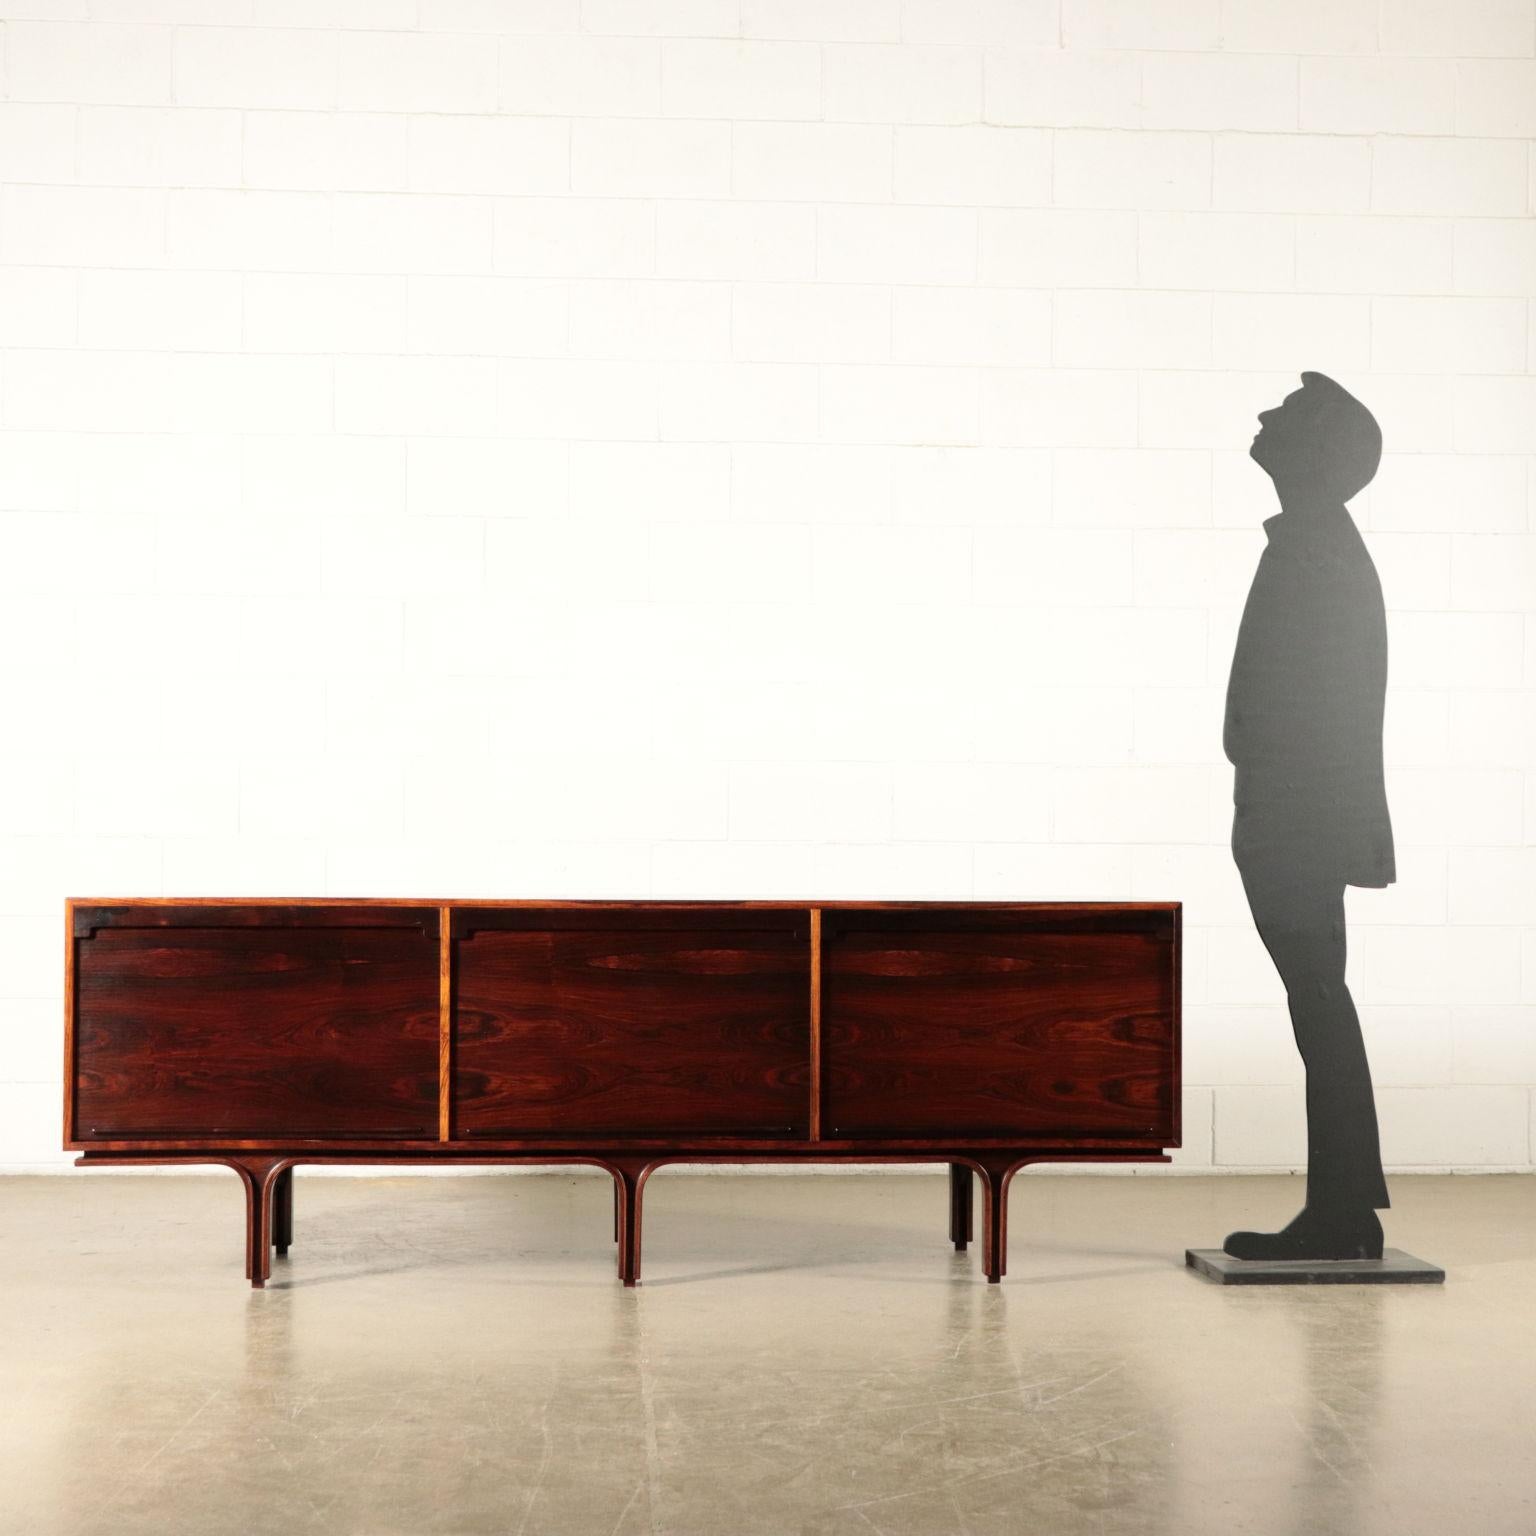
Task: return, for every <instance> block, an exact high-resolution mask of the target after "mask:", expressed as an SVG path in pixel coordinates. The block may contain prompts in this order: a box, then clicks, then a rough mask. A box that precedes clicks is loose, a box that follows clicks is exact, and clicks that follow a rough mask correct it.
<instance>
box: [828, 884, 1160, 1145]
mask: <svg viewBox="0 0 1536 1536" xmlns="http://www.w3.org/2000/svg"><path fill="white" fill-rule="evenodd" d="M1173 937H1174V935H1173V931H1172V929H1171V927H1170V926H1169V924H1168V922H1167V920H1166V915H1154V916H1150V917H1148V916H1141V915H1136V914H1122V915H1120V916H1119V917H1113V916H1105V915H1103V914H1098V913H1095V914H1086V913H1082V912H1079V911H1075V910H1073V909H1071V908H1066V909H1060V910H1058V911H1057V912H1056V913H1055V914H1054V916H1052V915H1051V914H1050V913H1048V912H1043V911H1037V912H1034V913H1031V914H1027V915H1026V916H1024V917H1023V918H1020V919H1018V920H1015V919H1013V918H1008V919H1002V920H999V919H998V918H996V917H994V916H991V915H988V914H984V913H982V914H979V913H975V912H969V911H967V910H965V909H951V910H949V911H944V912H931V913H875V912H871V913H868V914H864V915H854V914H842V915H840V916H839V918H838V919H837V920H836V921H835V922H829V923H828V925H827V927H826V929H825V930H824V933H823V944H822V953H823V975H824V996H823V1002H822V1010H823V1015H822V1016H823V1031H822V1033H823V1047H822V1048H823V1055H824V1062H825V1066H824V1074H825V1083H824V1087H823V1095H824V1098H823V1120H824V1128H825V1132H826V1134H827V1135H828V1136H831V1137H841V1136H849V1137H855V1138H859V1137H866V1136H867V1137H887V1136H922V1135H939V1134H944V1135H958V1136H967V1137H970V1136H993V1137H1015V1138H1020V1139H1027V1138H1029V1137H1033V1136H1045V1135H1068V1136H1081V1137H1090V1136H1097V1137H1114V1136H1125V1137H1127V1138H1134V1139H1140V1140H1161V1141H1162V1143H1163V1144H1164V1145H1170V1144H1172V1142H1173V1140H1174V1135H1173V1133H1174V1128H1175V1121H1174V1098H1175V1093H1174V1089H1175V1086H1176V1067H1175V1062H1176V1048H1177V1036H1176V1021H1175V1013H1174V1010H1175V1002H1176V993H1175V963H1174V955H1175V947H1174V943H1173Z"/></svg>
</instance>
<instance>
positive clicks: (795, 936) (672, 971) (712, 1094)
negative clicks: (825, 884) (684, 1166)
mask: <svg viewBox="0 0 1536 1536" xmlns="http://www.w3.org/2000/svg"><path fill="white" fill-rule="evenodd" d="M453 922H454V943H453V950H454V978H453V984H454V1010H453V1018H454V1040H453V1063H454V1070H453V1127H454V1134H455V1136H456V1137H465V1138H472V1137H482V1136H483V1137H493V1136H506V1137H517V1136H552V1137H566V1136H569V1137H587V1138H589V1139H591V1138H601V1137H624V1136H659V1135H672V1134H681V1135H723V1136H784V1137H795V1136H801V1137H803V1136H805V1135H806V1134H807V1133H808V1125H809V1097H810V1076H809V1065H808V1063H809V1040H810V990H809V974H810V973H809V966H810V958H809V943H808V927H809V918H808V915H807V914H806V913H804V912H796V911H792V910H791V911H783V912H772V911H766V912H764V911H748V910H739V909H729V908H727V909H718V910H714V911H709V910H702V911H697V912H688V911H681V912H680V911H673V910H667V909H664V908H658V909H654V910H651V911H644V910H632V911H608V912H580V911H573V910H570V909H564V910H562V909H556V908H543V909H541V908H521V909H513V910H507V909H490V908H486V909H480V910H478V911H477V910H475V909H463V908H461V909H458V910H456V911H455V913H454V917H453Z"/></svg>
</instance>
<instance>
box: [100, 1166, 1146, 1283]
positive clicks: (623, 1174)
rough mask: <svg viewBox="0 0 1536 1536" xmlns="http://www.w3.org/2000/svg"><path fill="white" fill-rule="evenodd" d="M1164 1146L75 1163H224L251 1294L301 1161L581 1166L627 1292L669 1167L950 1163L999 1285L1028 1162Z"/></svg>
mask: <svg viewBox="0 0 1536 1536" xmlns="http://www.w3.org/2000/svg"><path fill="white" fill-rule="evenodd" d="M1169 1160H1170V1159H1169V1157H1168V1154H1167V1153H1166V1152H1164V1151H1163V1150H1162V1149H1161V1148H1160V1147H1125V1148H1117V1149H1113V1150H1095V1151H1083V1150H1080V1149H1079V1150H1063V1149H1061V1148H1057V1147H1027V1146H1014V1147H1001V1148H1000V1147H996V1146H988V1147H982V1148H978V1147H974V1146H951V1147H948V1148H944V1149H933V1148H929V1149H914V1148H893V1149H890V1150H885V1151H881V1150H879V1149H878V1148H872V1147H870V1146H869V1145H868V1144H864V1145H861V1146H859V1147H858V1148H857V1149H855V1150H849V1151H846V1152H844V1151H838V1150H833V1149H830V1148H827V1147H824V1146H804V1145H802V1146H801V1147H799V1148H789V1147H786V1148H783V1149H782V1150H780V1149H775V1150H773V1151H771V1152H764V1151H756V1150H740V1149H738V1150H733V1151H720V1150H718V1149H702V1148H698V1149H695V1148H676V1149H673V1150H670V1151H667V1152H658V1151H653V1150H644V1151H636V1150H634V1149H626V1148H620V1147H615V1148H611V1149H599V1150H592V1149H585V1150H583V1151H581V1152H574V1151H570V1150H567V1149H564V1148H552V1149H550V1150H548V1151H546V1152H539V1153H530V1152H516V1153H509V1152H503V1153H496V1152H482V1151H479V1150H478V1149H477V1150H476V1151H474V1152H470V1153H459V1152H429V1153H419V1154H415V1155H411V1154H402V1153H401V1152H400V1151H398V1150H397V1149H390V1150H383V1151H379V1152H365V1151H357V1152H349V1153H344V1154H342V1153H323V1152H313V1151H307V1150H303V1149H297V1150H292V1151H262V1152H236V1151H231V1150H224V1149H217V1148H209V1149H208V1150H206V1151H197V1150H178V1151H177V1152H175V1153H165V1154H160V1155H153V1154H147V1153H145V1152H141V1151H135V1152H110V1151H100V1150H93V1151H91V1152H87V1153H85V1154H84V1155H83V1156H80V1157H77V1158H76V1159H75V1166H76V1167H77V1168H102V1167H123V1166H134V1165H138V1166H144V1165H155V1166H165V1165H186V1164H210V1163H211V1164H222V1165H223V1166H224V1167H227V1168H232V1169H233V1170H234V1171H235V1173H236V1174H237V1175H238V1176H239V1178H240V1182H241V1185H242V1186H243V1188H244V1190H245V1211H246V1219H245V1275H246V1278H247V1279H248V1280H249V1281H250V1282H251V1285H252V1287H253V1288H255V1289H257V1290H260V1289H262V1288H263V1287H264V1286H265V1285H266V1283H267V1281H268V1280H269V1279H270V1278H271V1274H272V1250H273V1249H274V1248H276V1249H277V1251H278V1253H280V1254H285V1253H287V1251H288V1248H289V1245H290V1243H291V1242H292V1240H293V1170H294V1169H295V1168H296V1167H298V1166H299V1165H300V1164H304V1165H307V1166H314V1167H344V1166H353V1167H355V1166H359V1165H370V1164H377V1165H389V1166H394V1167H422V1168H426V1167H441V1166H443V1165H445V1164H453V1165H481V1166H484V1165H486V1164H499V1165H506V1166H520V1167H530V1166H532V1167H557V1166H571V1165H581V1166H587V1167H595V1168H602V1169H603V1170H605V1171H606V1172H607V1173H608V1174H609V1176H610V1177H611V1178H612V1179H613V1186H614V1241H615V1242H616V1243H617V1245H618V1273H619V1279H620V1280H622V1281H623V1283H624V1284H625V1285H627V1286H632V1285H637V1284H639V1281H640V1221H641V1209H642V1198H643V1195H644V1191H645V1183H646V1180H647V1179H648V1178H650V1176H651V1174H652V1173H654V1172H655V1171H656V1170H657V1169H658V1168H661V1167H663V1166H665V1165H666V1164H668V1163H833V1164H847V1165H850V1166H856V1165H859V1164H869V1163H948V1164H949V1168H950V1183H949V1217H950V1227H949V1235H950V1240H951V1241H952V1242H953V1243H954V1245H955V1248H956V1250H958V1251H963V1250H964V1249H965V1247H966V1245H967V1243H968V1242H969V1241H970V1239H971V1238H972V1236H973V1235H974V1233H973V1226H972V1209H971V1190H972V1184H971V1177H970V1175H972V1174H974V1175H975V1176H977V1177H979V1178H980V1180H981V1192H982V1216H981V1229H982V1268H983V1270H984V1271H985V1272H986V1276H987V1280H988V1281H989V1282H990V1283H992V1284H996V1283H998V1282H999V1281H1001V1279H1002V1278H1003V1276H1004V1274H1006V1273H1007V1268H1008V1189H1009V1186H1010V1185H1011V1184H1012V1182H1013V1176H1014V1174H1016V1173H1017V1172H1018V1171H1019V1170H1020V1169H1021V1168H1025V1167H1028V1166H1029V1165H1030V1164H1032V1163H1166V1162H1168V1161H1169Z"/></svg>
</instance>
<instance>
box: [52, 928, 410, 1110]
mask: <svg viewBox="0 0 1536 1536" xmlns="http://www.w3.org/2000/svg"><path fill="white" fill-rule="evenodd" d="M437 921H438V915H437V911H436V909H435V908H423V909H415V908H398V907H389V908H371V909H358V910H349V909H345V908H324V907H315V908H303V907H272V906H254V905H253V906H250V907H234V906H231V907H213V906H202V907H198V906H186V907H180V906H174V905H166V906H156V907H148V906H146V907H135V908H117V909H114V908H98V909H77V910H76V913H75V924H74V931H73V933H72V936H71V942H72V944H73V945H74V960H75V967H74V1024H75V1031H74V1077H73V1084H72V1087H73V1105H72V1109H73V1122H74V1126H75V1135H76V1138H77V1139H78V1140H80V1141H107V1140H122V1141H138V1140H154V1139H197V1140H210V1139H216V1140H274V1139H277V1140H281V1139H283V1138H294V1139H300V1138H304V1139H308V1138H321V1139H325V1140H336V1139H347V1138H355V1137H368V1138H370V1139H374V1138H381V1137H383V1138H392V1137H400V1138H408V1137H423V1136H428V1137H430V1136H435V1135H436V1134H437V1067H438V939H437Z"/></svg>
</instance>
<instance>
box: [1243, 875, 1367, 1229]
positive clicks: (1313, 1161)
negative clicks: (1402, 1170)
mask: <svg viewBox="0 0 1536 1536" xmlns="http://www.w3.org/2000/svg"><path fill="white" fill-rule="evenodd" d="M1238 869H1239V871H1240V873H1241V874H1242V877H1243V889H1244V890H1245V891H1246V892H1247V895H1248V905H1249V907H1250V909H1251V910H1252V912H1253V920H1254V925H1255V926H1256V927H1257V928H1258V931H1259V937H1260V938H1261V939H1262V940H1263V941H1264V947H1265V948H1266V949H1267V950H1268V951H1269V955H1270V959H1272V960H1273V961H1274V963H1275V969H1276V970H1277V971H1279V973H1280V979H1281V981H1282V982H1284V984H1285V994H1286V1001H1287V1002H1288V1004H1289V1005H1290V1012H1291V1027H1292V1029H1293V1030H1294V1031H1295V1034H1296V1048H1297V1049H1298V1050H1299V1051H1300V1052H1301V1059H1302V1062H1303V1063H1304V1065H1305V1066H1306V1070H1307V1205H1308V1206H1309V1207H1311V1208H1312V1209H1314V1210H1328V1209H1336V1210H1346V1211H1348V1210H1355V1211H1358V1210H1360V1209H1362V1208H1371V1207H1375V1208H1377V1209H1384V1208H1385V1207H1386V1206H1387V1205H1388V1204H1389V1203H1390V1202H1389V1200H1388V1198H1387V1185H1386V1180H1385V1179H1384V1178H1383V1176H1382V1171H1381V1145H1380V1138H1379V1134H1378V1131H1377V1126H1376V1098H1375V1094H1374V1092H1373V1091H1372V1088H1371V1069H1370V1065H1369V1063H1368V1062H1367V1060H1366V1055H1365V1041H1364V1039H1363V1038H1362V1037H1361V1034H1360V1017H1359V1015H1358V1014H1357V1013H1356V1012H1355V1002H1354V999H1353V998H1352V997H1351V996H1350V995H1349V988H1348V986H1347V985H1346V984H1345V981H1344V963H1345V958H1346V953H1347V950H1346V938H1345V930H1344V882H1343V881H1342V880H1341V879H1339V878H1337V877H1336V876H1333V875H1329V874H1326V873H1319V872H1317V871H1316V870H1312V869H1309V868H1308V867H1307V865H1306V863H1305V861H1304V860H1301V859H1298V860H1296V861H1294V862H1292V861H1288V860H1285V859H1283V858H1278V857H1275V856H1273V855H1272V856H1270V857H1267V858H1258V859H1255V858H1251V857H1250V858H1244V859H1239V861H1238Z"/></svg>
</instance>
